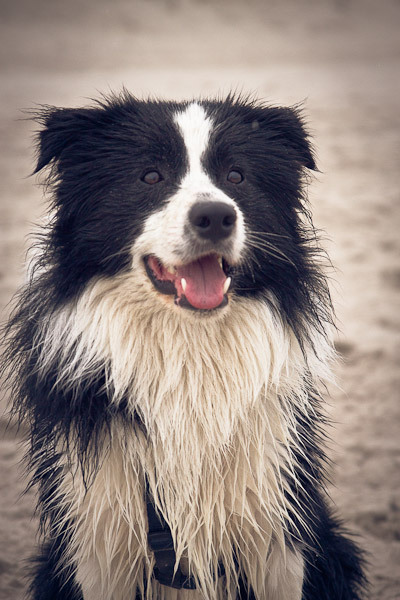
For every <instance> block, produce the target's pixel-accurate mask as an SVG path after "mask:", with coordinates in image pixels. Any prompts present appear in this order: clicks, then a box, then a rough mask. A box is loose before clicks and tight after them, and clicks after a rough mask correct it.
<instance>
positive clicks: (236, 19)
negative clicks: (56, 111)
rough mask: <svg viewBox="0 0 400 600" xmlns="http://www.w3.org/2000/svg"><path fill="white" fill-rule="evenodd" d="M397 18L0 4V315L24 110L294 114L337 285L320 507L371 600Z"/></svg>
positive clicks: (388, 446)
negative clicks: (113, 104)
mask: <svg viewBox="0 0 400 600" xmlns="http://www.w3.org/2000/svg"><path fill="white" fill-rule="evenodd" d="M399 30H400V3H399V2H398V1H397V0H382V2H375V1H373V0H321V1H319V0H297V1H296V0H291V1H287V2H286V1H283V2H280V1H279V0H264V1H263V0H247V1H246V2H245V1H244V0H230V1H229V0H147V1H146V0H114V2H112V3H111V2H109V1H108V2H107V1H106V0H88V1H86V2H79V0H70V1H69V2H65V1H64V2H62V1H61V0H53V1H51V0H35V2H32V1H31V0H19V1H15V2H11V1H10V0H0V46H1V48H0V71H1V72H0V82H1V83H0V102H1V112H0V173H1V176H0V307H1V311H2V312H1V320H4V319H6V317H7V314H8V312H9V302H10V300H11V298H12V296H13V294H14V293H15V291H16V290H17V288H18V287H19V286H20V285H21V283H22V281H23V279H24V257H25V252H26V249H27V248H28V246H29V237H28V236H29V233H30V232H31V231H32V230H33V229H34V224H35V223H36V222H38V221H39V220H40V218H41V216H42V215H43V213H44V210H45V207H46V204H45V200H44V198H43V190H42V188H41V187H40V186H38V185H36V184H37V181H36V179H35V178H34V177H31V176H30V173H31V172H32V171H33V169H34V148H33V145H32V143H33V135H34V132H35V129H36V125H35V124H34V123H32V122H31V121H30V120H27V119H26V115H25V114H24V113H23V112H22V111H23V110H24V109H32V108H35V106H37V105H38V104H50V105H57V106H81V105H85V104H88V103H89V102H90V99H91V98H96V97H98V96H99V95H100V94H101V93H108V92H109V91H111V90H113V91H119V90H120V89H121V88H122V86H125V87H126V88H127V89H128V90H129V91H131V92H132V93H133V94H135V95H137V96H138V97H147V96H157V97H158V96H161V97H163V98H174V99H178V100H179V99H186V98H192V97H196V96H199V95H200V96H215V95H219V96H222V95H224V94H226V93H228V92H229V91H230V90H232V89H234V90H238V91H243V92H244V93H253V94H254V95H255V96H257V97H259V98H262V99H264V100H266V101H268V102H270V103H271V104H297V103H299V102H303V103H304V109H305V113H306V115H307V120H308V123H309V128H310V131H311V132H312V135H313V138H314V142H315V148H316V153H317V157H318V165H319V170H320V171H319V173H318V174H317V175H316V177H315V178H314V180H313V182H312V184H311V187H310V191H309V195H310V201H311V203H312V206H313V212H314V221H315V225H316V226H317V228H318V229H320V230H322V232H323V233H322V238H323V240H324V246H325V247H326V249H327V250H328V252H329V254H330V257H331V260H332V262H333V265H334V267H335V269H334V271H332V272H331V273H330V277H331V291H332V295H333V299H334V304H335V307H336V312H337V318H338V334H337V337H336V346H337V349H338V352H339V354H340V357H341V360H340V362H338V364H337V366H336V369H335V371H336V378H337V385H336V386H330V396H329V397H328V398H327V411H328V412H329V415H330V417H331V419H332V421H333V427H332V429H331V430H330V437H331V441H330V444H329V454H330V456H331V457H332V458H333V467H332V472H331V479H332V481H333V482H334V484H332V485H330V486H329V491H330V494H331V496H332V498H333V500H334V501H335V503H336V505H337V507H338V511H339V513H340V514H341V515H342V516H343V519H344V520H345V522H346V524H347V525H348V527H349V528H350V529H352V530H353V531H354V532H355V533H356V534H357V535H358V536H359V543H360V544H361V545H362V547H363V548H364V549H365V550H366V551H367V552H368V553H369V566H368V576H369V578H370V581H371V589H370V593H369V598H370V600H395V599H399V598H400V494H399V492H400V443H399V439H400V435H399V433H400V431H399V430H400V426H399V424H400V402H399V389H400V376H399V368H398V367H399V355H400V335H399V333H400V302H399V301H400V262H399V256H400V237H399V228H400V181H399V158H400V152H399V150H400V148H399V139H400V138H399V133H400V110H399V106H400V105H399V101H400V93H399V92H400V77H399V72H400V37H399ZM6 404H7V394H3V397H2V400H1V411H0V415H1V416H0V426H1V429H0V432H1V435H0V600H22V598H23V597H24V593H25V591H26V581H25V578H24V572H25V568H26V560H27V559H28V558H29V556H30V555H31V554H32V552H33V551H34V546H35V539H36V528H37V520H36V517H35V516H34V506H35V495H34V491H32V490H30V491H29V492H28V493H27V494H25V495H22V492H23V490H24V488H25V486H26V483H27V479H26V477H25V474H24V470H23V468H22V467H21V465H20V461H21V458H22V456H23V446H22V440H23V438H24V430H23V428H22V429H20V430H19V431H17V429H16V427H15V424H14V423H13V422H11V424H10V425H9V426H8V427H6V424H7V420H8V418H7V416H6V415H5V414H4V411H5V409H6Z"/></svg>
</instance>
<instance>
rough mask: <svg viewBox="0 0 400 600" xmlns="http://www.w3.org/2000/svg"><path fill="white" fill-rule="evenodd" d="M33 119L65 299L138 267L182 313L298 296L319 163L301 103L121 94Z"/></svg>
mask: <svg viewBox="0 0 400 600" xmlns="http://www.w3.org/2000/svg"><path fill="white" fill-rule="evenodd" d="M39 121H40V122H41V123H42V125H43V126H44V127H43V128H42V130H41V132H40V134H39V145H38V164H37V171H39V170H41V169H42V168H43V167H45V166H46V165H48V164H51V165H52V169H51V174H50V178H49V182H50V183H51V184H52V186H53V192H54V194H53V202H54V206H53V209H54V215H55V216H54V220H53V223H52V229H51V233H50V243H49V244H48V248H49V252H48V255H47V259H46V260H47V261H48V263H49V266H50V268H51V269H52V271H53V272H54V274H55V276H56V278H57V287H58V290H59V292H60V290H61V292H60V293H62V296H63V297H64V298H66V297H73V296H74V295H75V294H76V293H78V292H79V291H80V290H81V289H82V288H83V287H84V286H85V285H86V284H87V283H88V282H89V281H90V280H91V279H92V278H94V277H99V276H100V277H101V276H106V277H110V276H111V277H112V276H114V275H116V274H118V273H122V272H127V271H128V272H129V271H130V272H132V271H135V275H136V276H137V280H138V281H143V282H146V283H143V285H144V286H145V287H144V289H146V290H148V291H149V293H153V294H154V295H155V296H158V298H159V300H160V301H162V302H164V304H167V305H168V304H169V305H170V306H171V307H173V309H174V310H179V311H180V310H183V309H191V310H192V311H197V312H199V311H201V313H204V312H205V313H206V314H211V313H215V312H216V311H220V312H221V309H223V308H224V307H226V306H228V305H229V300H230V298H231V297H232V296H233V295H236V296H255V295H258V294H263V293H264V294H265V293H266V292H267V291H269V292H272V293H273V294H274V297H275V298H278V300H280V301H281V303H282V302H283V303H284V302H286V303H287V304H288V306H289V305H291V304H295V303H296V297H297V299H298V302H299V301H300V300H299V298H300V297H299V288H301V286H302V285H303V282H302V281H301V279H304V278H305V279H307V277H308V273H309V272H310V270H309V268H308V267H309V260H308V255H307V252H306V249H305V242H306V240H305V236H304V232H303V229H302V225H301V222H300V221H299V218H298V213H299V211H301V210H303V207H302V200H303V196H302V183H303V173H304V168H308V169H314V168H315V164H314V159H313V155H312V151H311V148H310V145H309V141H308V136H307V133H306V131H305V129H304V126H303V123H302V121H301V117H300V114H299V111H298V110H296V109H289V108H279V107H268V106H264V105H260V104H257V103H255V102H246V101H243V100H241V99H235V98H233V97H228V98H227V99H226V100H224V101H205V100H204V101H203V100H202V101H197V102H185V103H172V102H157V101H139V100H137V99H135V98H133V97H132V96H130V95H129V94H127V93H124V94H123V95H121V96H120V97H113V98H111V99H109V100H105V101H103V102H102V103H99V104H98V105H96V106H94V107H92V108H85V109H55V108H47V109H45V110H44V111H42V112H41V113H40V115H39ZM307 269H308V270H307ZM146 286H147V287H146ZM222 312H223V311H222Z"/></svg>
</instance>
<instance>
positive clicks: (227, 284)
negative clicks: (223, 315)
mask: <svg viewBox="0 0 400 600" xmlns="http://www.w3.org/2000/svg"><path fill="white" fill-rule="evenodd" d="M231 283H232V277H228V279H227V280H226V281H225V283H224V294H226V293H227V292H228V290H229V288H230V286H231Z"/></svg>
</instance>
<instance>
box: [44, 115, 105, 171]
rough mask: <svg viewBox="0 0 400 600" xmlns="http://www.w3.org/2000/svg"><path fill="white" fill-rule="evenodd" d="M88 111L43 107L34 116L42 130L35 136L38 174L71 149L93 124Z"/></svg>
mask: <svg viewBox="0 0 400 600" xmlns="http://www.w3.org/2000/svg"><path fill="white" fill-rule="evenodd" d="M93 112H94V111H93V110H90V109H79V108H76V109H74V108H56V107H53V106H50V107H45V108H43V109H42V110H40V111H38V112H37V113H35V115H34V120H35V121H37V122H38V123H40V124H41V125H42V127H43V129H42V130H41V131H40V132H39V133H38V136H37V154H38V158H37V164H36V169H35V171H34V173H38V172H39V171H41V169H43V168H44V167H45V166H46V165H48V164H49V163H50V162H51V161H52V160H54V161H58V160H59V159H60V158H61V157H62V155H63V153H64V152H65V150H66V149H69V148H71V147H72V146H73V145H74V144H76V142H77V141H78V140H79V139H80V138H81V137H82V135H83V134H84V132H85V131H87V129H88V127H89V125H90V124H92V122H93V117H92V114H91V113H93Z"/></svg>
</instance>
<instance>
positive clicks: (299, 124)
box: [266, 107, 317, 170]
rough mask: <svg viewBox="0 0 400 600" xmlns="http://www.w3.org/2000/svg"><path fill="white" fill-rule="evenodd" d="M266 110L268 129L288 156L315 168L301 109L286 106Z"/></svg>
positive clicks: (307, 166) (309, 167)
mask: <svg viewBox="0 0 400 600" xmlns="http://www.w3.org/2000/svg"><path fill="white" fill-rule="evenodd" d="M266 110H267V111H268V118H267V125H268V129H269V130H270V131H271V130H273V131H274V134H275V137H276V138H278V139H279V140H280V141H281V143H282V144H283V146H284V147H285V149H286V151H287V153H288V157H289V158H292V159H293V160H297V161H298V162H299V163H300V164H301V165H302V166H304V167H306V168H307V169H312V170H316V169H317V166H316V163H315V158H314V153H313V149H312V145H311V142H310V138H309V134H308V132H307V130H306V128H305V125H304V119H303V116H302V112H301V110H300V109H298V108H286V107H276V108H267V109H266Z"/></svg>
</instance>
